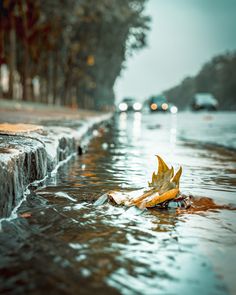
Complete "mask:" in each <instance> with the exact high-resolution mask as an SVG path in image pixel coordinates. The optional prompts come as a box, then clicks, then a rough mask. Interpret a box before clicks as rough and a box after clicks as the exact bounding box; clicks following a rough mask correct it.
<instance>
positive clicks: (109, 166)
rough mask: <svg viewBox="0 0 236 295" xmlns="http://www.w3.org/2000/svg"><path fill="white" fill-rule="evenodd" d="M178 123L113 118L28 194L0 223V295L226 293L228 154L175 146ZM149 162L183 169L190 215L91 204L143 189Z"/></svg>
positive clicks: (232, 237)
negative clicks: (118, 192) (190, 200)
mask: <svg viewBox="0 0 236 295" xmlns="http://www.w3.org/2000/svg"><path fill="white" fill-rule="evenodd" d="M214 119H215V117H214ZM211 121H212V120H211ZM181 122H182V121H181V117H179V118H178V119H177V117H175V116H174V117H173V116H169V115H166V116H165V115H160V116H159V114H158V115H156V116H149V115H143V116H142V115H141V114H134V115H133V114H130V115H126V114H121V115H120V116H117V117H116V118H115V120H114V125H111V126H110V127H109V128H108V127H107V128H106V129H103V130H102V132H100V131H99V130H98V131H97V134H94V135H96V137H95V138H94V139H93V140H92V142H91V144H90V145H89V146H88V150H87V153H85V154H83V155H82V156H80V157H78V158H76V159H75V160H73V159H71V160H70V161H69V162H67V163H65V165H64V166H61V167H59V168H58V171H57V174H53V175H52V176H51V177H49V178H47V179H46V180H45V182H44V185H43V186H42V185H40V184H35V186H34V187H32V188H31V193H30V194H29V195H27V198H26V200H25V201H24V202H23V203H22V204H21V206H20V208H18V218H16V219H14V220H6V221H4V222H2V232H1V233H0V253H1V254H0V272H1V277H0V292H2V293H3V294H31V293H32V294H42V293H43V292H44V291H45V292H47V293H50V294H78V293H79V294H92V293H93V292H94V293H96V294H128V295H129V294H148V295H149V294H190V295H191V294H198V293H201V294H222V295H223V294H233V293H235V292H236V285H235V283H234V281H235V279H234V274H235V271H236V268H235V264H234V262H233V257H234V256H235V254H234V252H235V245H236V229H235V228H236V227H235V225H236V212H235V211H234V210H228V209H232V208H235V205H236V199H235V188H236V184H235V175H236V167H235V153H234V152H233V151H229V150H227V149H224V148H210V147H207V146H204V143H201V145H199V144H196V143H195V142H192V141H186V139H185V140H181V139H180V136H179V132H182V130H183V129H184V126H183V125H182V124H184V123H181ZM204 122H208V121H206V120H205V121H204ZM191 124H193V123H191ZM195 124H196V126H197V124H198V122H197V121H196V123H195ZM224 124H226V123H225V122H224ZM150 126H151V127H150ZM160 126H161V127H160ZM226 127H227V126H226ZM222 128H223V127H222ZM227 128H228V127H227ZM227 130H228V129H227ZM155 154H161V155H162V156H163V158H164V159H166V160H168V161H170V163H173V164H174V166H175V168H177V167H178V166H179V165H180V164H181V165H183V169H184V174H183V179H182V183H181V190H182V191H183V192H184V193H185V192H186V193H191V194H192V195H194V196H198V197H196V199H195V200H196V201H195V207H193V208H192V212H184V211H181V214H179V212H177V211H176V209H174V208H170V209H168V210H156V209H152V210H139V209H137V208H134V207H130V208H128V207H122V206H113V205H111V204H109V203H107V202H105V203H101V204H95V202H96V200H97V199H98V198H99V197H100V196H101V195H103V194H105V193H106V192H108V191H110V190H122V189H124V190H134V189H140V188H142V187H144V186H146V183H147V181H148V180H150V177H151V174H152V171H154V170H155V169H156V160H155V156H154V155H155ZM190 213H194V214H190Z"/></svg>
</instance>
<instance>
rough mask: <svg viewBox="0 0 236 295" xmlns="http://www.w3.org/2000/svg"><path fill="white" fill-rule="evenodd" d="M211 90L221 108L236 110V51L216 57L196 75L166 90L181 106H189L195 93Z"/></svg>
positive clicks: (167, 94) (168, 95)
mask: <svg viewBox="0 0 236 295" xmlns="http://www.w3.org/2000/svg"><path fill="white" fill-rule="evenodd" d="M200 92H203V93H204V92H209V93H212V94H213V95H214V96H215V97H216V98H217V100H218V102H219V106H220V109H221V110H236V99H235V98H236V52H228V53H225V54H222V55H218V56H216V57H214V58H213V59H212V60H211V61H210V62H208V63H206V64H205V65H203V67H202V69H201V70H200V72H199V73H198V74H197V75H196V76H195V77H186V78H185V79H184V80H183V81H182V83H181V84H180V85H177V86H175V87H173V88H171V89H168V90H166V91H165V92H164V93H165V95H166V96H167V98H169V99H171V100H172V101H174V102H175V104H176V105H177V106H178V107H179V108H180V109H184V108H186V106H189V104H190V102H191V99H192V98H193V96H194V94H195V93H200Z"/></svg>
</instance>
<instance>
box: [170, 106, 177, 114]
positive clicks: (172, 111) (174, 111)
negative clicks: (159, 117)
mask: <svg viewBox="0 0 236 295" xmlns="http://www.w3.org/2000/svg"><path fill="white" fill-rule="evenodd" d="M170 112H171V113H172V114H176V113H177V112H178V108H177V107H176V106H172V107H171V108H170Z"/></svg>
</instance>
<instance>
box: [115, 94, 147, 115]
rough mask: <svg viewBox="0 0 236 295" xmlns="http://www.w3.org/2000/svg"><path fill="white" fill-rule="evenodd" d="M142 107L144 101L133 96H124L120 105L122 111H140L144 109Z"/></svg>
mask: <svg viewBox="0 0 236 295" xmlns="http://www.w3.org/2000/svg"><path fill="white" fill-rule="evenodd" d="M142 107H143V106H142V103H141V102H139V101H137V100H136V99H135V98H132V97H126V98H124V99H123V100H122V101H121V102H120V103H119V105H118V109H119V111H120V112H129V111H133V112H140V111H141V110H142Z"/></svg>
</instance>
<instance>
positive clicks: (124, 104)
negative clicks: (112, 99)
mask: <svg viewBox="0 0 236 295" xmlns="http://www.w3.org/2000/svg"><path fill="white" fill-rule="evenodd" d="M127 109H128V105H127V103H125V102H121V103H120V104H119V110H120V111H121V112H125V111H127Z"/></svg>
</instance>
